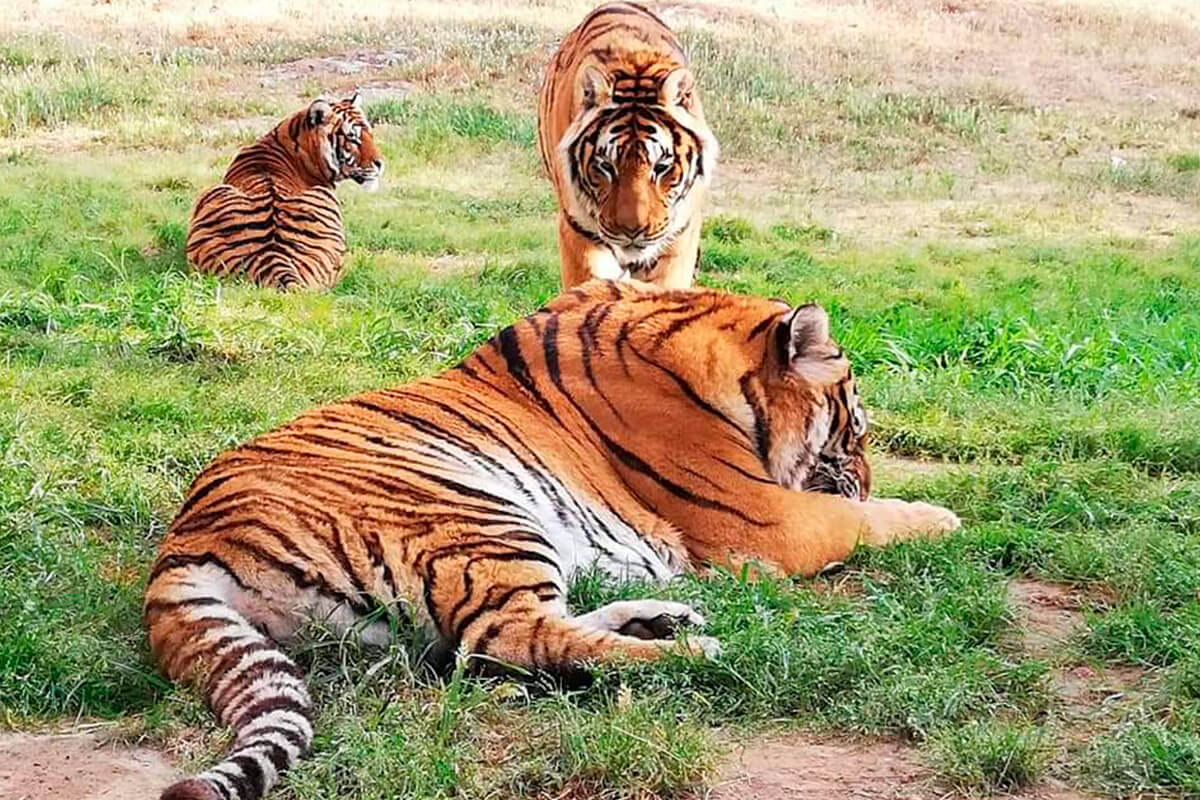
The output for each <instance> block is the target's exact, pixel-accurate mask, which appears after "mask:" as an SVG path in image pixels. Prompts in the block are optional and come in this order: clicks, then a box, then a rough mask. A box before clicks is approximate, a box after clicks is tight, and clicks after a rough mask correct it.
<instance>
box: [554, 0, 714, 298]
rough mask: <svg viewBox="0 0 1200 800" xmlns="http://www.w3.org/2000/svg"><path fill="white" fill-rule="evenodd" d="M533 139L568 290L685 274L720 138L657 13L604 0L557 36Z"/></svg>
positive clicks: (688, 276)
mask: <svg viewBox="0 0 1200 800" xmlns="http://www.w3.org/2000/svg"><path fill="white" fill-rule="evenodd" d="M538 146H539V147H540V149H541V154H542V164H543V165H544V166H545V168H546V171H547V173H549V175H550V180H551V181H552V182H553V184H554V192H555V194H556V195H557V197H558V204H559V212H558V249H559V257H560V260H561V263H562V283H563V288H564V289H569V288H571V287H572V286H576V285H578V284H580V283H583V282H584V281H587V280H590V279H592V278H622V277H630V278H634V279H636V280H642V281H649V282H651V283H655V284H658V285H660V286H664V287H667V288H672V289H675V288H686V287H688V286H691V285H692V282H693V280H694V278H695V272H696V264H697V262H698V261H699V258H700V208H701V206H702V205H703V202H704V196H705V194H706V193H707V189H708V185H709V182H710V180H711V179H712V175H713V170H714V169H715V167H716V160H717V140H716V139H715V138H714V137H713V134H712V131H710V130H709V128H708V125H707V123H705V121H704V112H703V111H702V109H701V107H700V97H699V95H697V93H696V79H695V76H694V75H693V74H692V71H691V69H689V68H688V64H687V59H686V58H685V57H684V54H683V50H682V49H681V48H680V46H679V40H678V39H676V38H675V34H673V33H672V32H671V30H670V29H669V28H668V27H667V26H666V25H664V24H663V22H662V20H660V19H659V18H658V17H657V16H655V15H654V14H653V13H651V12H650V11H648V10H647V9H645V8H643V7H642V6H639V5H635V4H633V3H609V4H607V5H603V6H601V7H599V8H597V9H596V10H595V11H593V12H592V13H591V14H589V15H588V16H587V18H585V19H584V20H583V22H582V23H580V25H579V27H578V28H576V29H575V30H573V31H572V32H571V33H570V34H569V35H568V36H567V38H566V39H565V40H563V43H562V45H561V46H560V47H559V50H558V53H557V54H555V56H554V58H553V59H552V60H551V61H550V63H549V64H548V65H547V67H546V74H545V76H544V78H543V80H542V88H541V92H540V94H539V96H538Z"/></svg>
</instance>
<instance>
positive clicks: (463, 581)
mask: <svg viewBox="0 0 1200 800" xmlns="http://www.w3.org/2000/svg"><path fill="white" fill-rule="evenodd" d="M516 555H517V554H514V553H513V552H512V550H507V551H501V550H499V549H497V550H495V551H492V552H486V551H485V552H474V553H469V554H468V553H463V552H461V551H458V552H455V553H454V554H452V555H447V556H446V557H444V558H442V559H440V560H438V561H437V562H436V563H435V564H431V567H430V570H429V572H428V573H427V574H428V576H429V579H431V581H432V589H427V592H426V594H427V596H432V597H433V605H432V610H433V616H434V618H435V619H436V620H437V621H438V627H439V629H440V630H441V632H442V635H443V636H444V637H445V638H446V639H447V640H448V641H451V642H455V643H457V644H458V646H459V647H460V648H461V649H462V650H464V651H466V652H467V653H470V654H474V655H480V656H484V657H486V658H488V659H494V660H497V661H501V662H504V663H507V664H510V665H514V666H518V667H523V668H526V669H531V670H542V671H547V672H552V673H570V672H572V671H574V670H576V669H578V668H580V667H582V666H584V665H586V664H599V663H605V662H614V661H629V660H633V661H652V660H655V659H659V658H662V657H663V656H664V655H666V654H668V653H670V652H684V653H693V654H707V655H711V654H715V653H716V652H718V651H719V645H718V644H717V642H716V641H715V640H713V639H709V638H706V637H699V636H689V637H687V638H686V639H685V640H683V641H678V642H677V641H672V640H669V639H665V638H658V637H656V638H654V639H643V638H638V636H634V635H626V634H624V633H620V632H618V630H615V628H616V629H619V628H621V627H623V626H624V625H626V624H628V623H630V622H633V621H635V620H638V619H640V618H641V617H642V616H643V615H645V616H646V617H647V618H648V619H651V620H653V619H654V618H655V617H657V616H659V615H664V616H670V615H676V616H679V617H682V618H684V619H685V620H687V621H692V620H697V621H699V620H700V618H699V616H698V615H695V614H694V612H691V611H690V609H687V608H686V607H685V606H681V605H679V604H676V603H670V604H661V605H659V604H658V603H659V601H638V602H626V603H621V604H612V605H611V606H607V607H605V608H602V609H599V610H598V611H594V612H592V613H591V614H585V615H582V616H579V617H572V616H571V615H570V613H569V612H568V610H567V606H566V596H565V595H566V591H565V587H564V586H563V583H562V580H561V577H560V574H559V572H558V570H557V569H556V568H554V567H552V566H551V565H549V564H547V563H545V562H544V561H542V560H538V559H537V558H536V556H535V557H533V558H529V559H525V558H519V557H516ZM531 555H532V554H531ZM439 598H442V599H439ZM660 627H663V628H665V627H666V626H665V624H663V623H660Z"/></svg>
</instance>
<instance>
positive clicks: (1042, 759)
mask: <svg viewBox="0 0 1200 800" xmlns="http://www.w3.org/2000/svg"><path fill="white" fill-rule="evenodd" d="M926 754H927V758H928V760H929V763H930V766H932V767H933V769H934V770H935V771H936V772H937V774H938V775H939V776H940V777H941V778H943V779H944V780H946V781H948V782H950V783H951V784H953V785H954V787H955V788H956V789H958V790H960V791H965V792H971V793H976V792H977V793H980V794H984V795H991V794H995V793H997V792H1012V791H1015V790H1018V789H1022V788H1024V787H1026V786H1029V785H1031V784H1033V783H1036V782H1037V781H1038V779H1040V778H1041V777H1042V775H1043V774H1044V773H1045V771H1046V769H1047V767H1048V766H1049V763H1050V754H1051V748H1050V745H1049V737H1048V735H1047V733H1046V732H1045V731H1044V730H1042V729H1041V728H1038V727H1035V726H1033V725H1030V724H1027V723H1024V724H1022V723H1016V724H1014V723H1009V722H1003V721H1000V720H992V721H973V722H970V723H968V724H966V725H962V726H955V727H948V728H944V729H942V730H940V731H938V732H937V733H935V734H934V735H933V736H931V737H930V739H929V741H928V742H927V744H926Z"/></svg>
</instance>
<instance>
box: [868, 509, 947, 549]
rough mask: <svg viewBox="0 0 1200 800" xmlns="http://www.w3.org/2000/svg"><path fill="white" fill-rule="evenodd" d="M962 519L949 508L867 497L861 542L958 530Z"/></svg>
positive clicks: (874, 542) (907, 537)
mask: <svg viewBox="0 0 1200 800" xmlns="http://www.w3.org/2000/svg"><path fill="white" fill-rule="evenodd" d="M960 527H962V521H961V520H960V519H959V518H958V515H957V514H955V513H954V512H953V511H951V510H950V509H948V508H942V507H941V506H935V505H933V504H932V503H921V502H916V503H910V502H908V501H906V500H894V499H885V500H868V501H867V531H866V535H865V536H864V537H863V541H864V542H865V543H866V544H870V545H884V544H888V543H889V542H896V541H901V540H904V539H913V538H916V537H919V536H937V535H939V534H942V533H949V532H950V531H954V530H958V529H959V528H960Z"/></svg>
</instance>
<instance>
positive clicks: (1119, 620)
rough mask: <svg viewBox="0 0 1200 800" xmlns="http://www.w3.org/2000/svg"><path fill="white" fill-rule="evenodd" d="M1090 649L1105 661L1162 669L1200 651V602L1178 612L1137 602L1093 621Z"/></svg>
mask: <svg viewBox="0 0 1200 800" xmlns="http://www.w3.org/2000/svg"><path fill="white" fill-rule="evenodd" d="M1088 634H1089V635H1088V639H1087V647H1088V649H1089V650H1090V651H1091V652H1093V653H1095V654H1097V655H1100V656H1104V657H1106V658H1119V659H1124V660H1126V661H1131V662H1133V663H1136V664H1148V665H1154V666H1162V665H1167V664H1173V663H1175V662H1176V661H1178V660H1180V659H1181V658H1185V657H1187V656H1190V655H1191V654H1193V653H1195V652H1197V650H1198V648H1200V599H1197V600H1194V601H1193V602H1190V603H1187V604H1185V605H1183V606H1182V607H1180V608H1177V609H1164V608H1163V607H1162V605H1161V604H1160V603H1155V602H1152V601H1140V602H1138V601H1135V602H1132V603H1130V604H1128V605H1125V606H1122V607H1119V608H1116V609H1113V610H1112V611H1109V612H1108V613H1106V614H1104V615H1102V616H1096V617H1093V618H1092V619H1091V620H1090V629H1089V632H1088Z"/></svg>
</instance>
